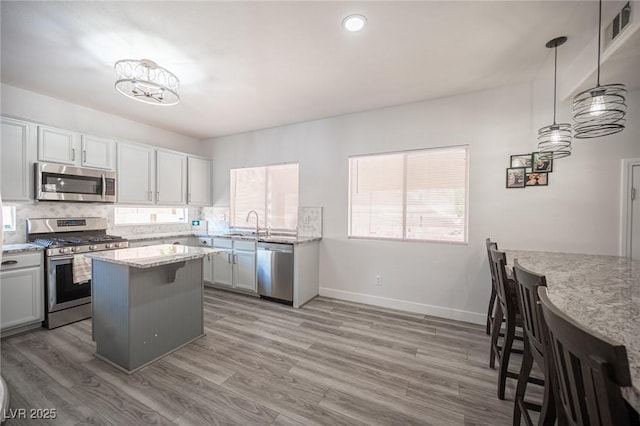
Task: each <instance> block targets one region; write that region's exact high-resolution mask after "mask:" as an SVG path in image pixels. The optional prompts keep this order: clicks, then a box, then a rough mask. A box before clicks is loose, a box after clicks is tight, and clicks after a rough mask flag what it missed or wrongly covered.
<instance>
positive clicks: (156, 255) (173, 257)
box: [85, 244, 226, 268]
mask: <svg viewBox="0 0 640 426" xmlns="http://www.w3.org/2000/svg"><path fill="white" fill-rule="evenodd" d="M219 253H226V251H225V250H222V249H211V248H206V247H191V246H183V245H174V244H161V245H157V246H148V247H137V248H126V249H120V250H107V251H100V252H95V253H86V254H85V257H88V258H91V259H96V260H102V261H104V262H111V263H117V264H120V265H126V266H131V267H134V268H153V267H156V266H161V265H167V264H170V263H176V262H183V261H187V260H194V259H200V258H203V257H205V256H209V255H217V254H219Z"/></svg>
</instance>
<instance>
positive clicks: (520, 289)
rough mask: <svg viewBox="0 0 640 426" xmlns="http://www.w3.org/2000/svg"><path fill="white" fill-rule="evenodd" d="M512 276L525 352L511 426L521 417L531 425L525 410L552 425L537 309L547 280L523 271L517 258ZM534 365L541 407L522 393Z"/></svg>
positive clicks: (552, 404) (553, 409) (546, 364)
mask: <svg viewBox="0 0 640 426" xmlns="http://www.w3.org/2000/svg"><path fill="white" fill-rule="evenodd" d="M513 274H514V278H515V281H516V293H517V295H518V308H519V311H520V313H521V316H522V328H523V331H524V353H523V354H522V366H521V367H520V374H519V375H518V386H517V387H516V396H515V401H514V408H513V425H514V426H518V425H520V420H521V418H522V417H523V418H524V419H525V423H526V424H527V425H529V426H531V425H533V422H532V420H531V417H530V416H529V411H528V410H534V411H537V412H539V413H540V417H539V419H538V424H539V425H553V424H554V423H555V419H556V407H555V400H554V394H553V389H554V386H553V384H552V381H551V377H552V375H551V373H549V371H550V366H549V362H548V361H549V359H548V358H547V357H546V354H545V347H544V341H543V338H544V328H543V327H544V325H543V324H542V321H543V319H542V315H541V314H540V309H539V307H538V301H539V299H538V287H541V286H542V287H546V286H547V280H546V278H545V277H544V275H539V274H536V273H535V272H532V271H529V270H528V269H525V268H523V267H522V266H521V265H520V264H519V263H518V259H514V261H513ZM534 362H535V363H536V364H537V365H538V367H539V368H540V370H541V371H542V372H543V373H544V393H543V398H542V405H539V404H533V403H530V402H528V401H525V399H524V394H525V391H526V389H527V382H528V381H529V380H530V377H531V368H532V367H533V363H534Z"/></svg>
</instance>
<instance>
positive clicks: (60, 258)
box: [49, 256, 73, 262]
mask: <svg viewBox="0 0 640 426" xmlns="http://www.w3.org/2000/svg"><path fill="white" fill-rule="evenodd" d="M49 259H50V260H51V262H56V261H58V260H73V256H62V257H50V258H49Z"/></svg>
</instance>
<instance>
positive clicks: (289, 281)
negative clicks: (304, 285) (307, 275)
mask: <svg viewBox="0 0 640 426" xmlns="http://www.w3.org/2000/svg"><path fill="white" fill-rule="evenodd" d="M258 294H260V297H264V298H265V299H271V300H275V301H278V302H283V303H286V304H288V305H293V245H292V244H278V243H258Z"/></svg>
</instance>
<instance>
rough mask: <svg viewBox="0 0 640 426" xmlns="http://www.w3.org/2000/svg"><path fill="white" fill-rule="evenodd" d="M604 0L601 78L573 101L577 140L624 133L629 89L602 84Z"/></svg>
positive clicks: (599, 15)
mask: <svg viewBox="0 0 640 426" xmlns="http://www.w3.org/2000/svg"><path fill="white" fill-rule="evenodd" d="M601 39H602V0H600V2H599V11H598V79H597V83H596V87H594V88H592V89H589V90H585V91H584V92H581V93H578V94H577V95H576V97H575V98H573V131H574V133H575V137H576V138H578V139H589V138H599V137H601V136H607V135H612V134H614V133H618V132H621V131H622V130H624V124H625V118H624V116H625V114H626V112H627V105H626V104H625V97H626V96H627V88H626V87H625V85H624V84H606V85H604V86H601V85H600V47H601V41H602V40H601Z"/></svg>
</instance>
